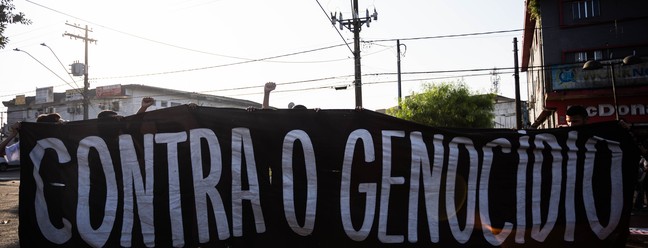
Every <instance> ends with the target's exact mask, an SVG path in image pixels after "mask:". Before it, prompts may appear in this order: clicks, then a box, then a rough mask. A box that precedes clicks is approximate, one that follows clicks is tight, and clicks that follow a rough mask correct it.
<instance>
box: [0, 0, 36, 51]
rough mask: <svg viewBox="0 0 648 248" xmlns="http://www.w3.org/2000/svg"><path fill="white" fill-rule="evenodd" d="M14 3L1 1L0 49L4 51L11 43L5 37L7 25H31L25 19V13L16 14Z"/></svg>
mask: <svg viewBox="0 0 648 248" xmlns="http://www.w3.org/2000/svg"><path fill="white" fill-rule="evenodd" d="M12 1H13V0H0V49H3V48H4V47H5V45H6V44H7V43H8V42H9V38H7V37H6V36H4V32H5V29H7V25H9V24H14V23H20V24H25V25H29V24H31V20H29V19H27V18H25V14H24V13H22V12H18V13H17V14H14V10H15V9H16V8H15V7H14V5H13V3H12Z"/></svg>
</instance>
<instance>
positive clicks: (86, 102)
mask: <svg viewBox="0 0 648 248" xmlns="http://www.w3.org/2000/svg"><path fill="white" fill-rule="evenodd" d="M65 25H68V26H71V27H74V28H78V29H81V30H84V31H85V36H79V35H75V34H69V33H67V32H65V33H64V34H63V36H65V35H67V36H70V37H71V38H74V39H81V40H83V41H84V43H85V68H84V72H83V119H84V120H87V119H88V105H89V103H90V98H89V97H88V91H89V88H90V83H89V82H88V43H90V42H97V40H95V39H91V38H89V37H88V32H92V30H89V29H88V25H85V28H82V27H81V26H79V25H77V24H69V23H65Z"/></svg>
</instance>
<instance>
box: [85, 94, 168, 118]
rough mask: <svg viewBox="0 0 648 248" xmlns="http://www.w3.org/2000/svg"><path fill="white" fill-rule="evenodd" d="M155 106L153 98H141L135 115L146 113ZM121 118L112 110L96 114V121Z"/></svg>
mask: <svg viewBox="0 0 648 248" xmlns="http://www.w3.org/2000/svg"><path fill="white" fill-rule="evenodd" d="M153 104H155V99H153V97H144V98H142V104H141V106H140V108H139V109H138V110H137V113H135V114H140V113H144V112H146V110H147V109H148V108H149V107H151V106H153ZM122 117H123V116H121V115H119V114H118V113H117V112H115V111H114V110H103V111H101V112H99V114H97V118H98V119H106V118H122Z"/></svg>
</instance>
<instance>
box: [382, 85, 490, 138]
mask: <svg viewBox="0 0 648 248" xmlns="http://www.w3.org/2000/svg"><path fill="white" fill-rule="evenodd" d="M424 87H425V90H424V91H423V92H422V93H414V94H412V95H411V96H409V97H407V98H405V99H404V100H403V101H402V102H401V104H400V109H397V108H393V109H389V110H388V111H387V114H390V115H393V116H395V117H398V118H401V119H406V120H410V121H413V122H417V123H420V124H425V125H429V126H436V127H462V128H492V127H493V120H494V119H495V115H494V114H493V109H494V107H495V95H494V94H485V95H473V94H471V92H470V90H469V89H468V88H467V87H466V85H465V84H463V83H461V82H459V83H442V84H438V85H432V84H425V85H424Z"/></svg>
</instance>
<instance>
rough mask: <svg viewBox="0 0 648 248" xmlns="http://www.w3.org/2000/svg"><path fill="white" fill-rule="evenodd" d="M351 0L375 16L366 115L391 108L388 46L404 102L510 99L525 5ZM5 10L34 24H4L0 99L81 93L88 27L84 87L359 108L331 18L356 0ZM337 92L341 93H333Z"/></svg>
mask: <svg viewBox="0 0 648 248" xmlns="http://www.w3.org/2000/svg"><path fill="white" fill-rule="evenodd" d="M358 2H359V9H360V16H361V17H364V16H365V10H366V9H368V10H369V13H370V14H371V13H373V11H374V9H375V10H376V12H377V13H378V19H377V20H375V21H372V22H371V23H370V26H367V25H363V26H362V29H361V32H360V38H361V40H362V43H361V56H362V60H361V63H362V68H361V71H362V74H363V76H362V83H363V84H362V103H363V107H364V108H365V109H370V110H378V109H384V108H389V107H393V106H396V105H397V102H398V83H397V71H398V70H397V61H398V57H399V56H398V53H397V46H396V44H397V43H396V40H400V44H401V46H400V47H401V55H400V61H401V63H400V65H401V86H400V87H401V92H402V97H405V96H407V95H410V94H411V93H412V92H421V90H422V89H423V87H422V86H423V85H424V84H435V83H441V82H457V81H462V82H464V83H465V84H466V85H467V86H468V87H469V88H470V89H471V90H473V91H474V92H475V93H488V92H490V91H491V88H492V85H493V83H492V82H493V80H494V79H495V78H499V80H498V82H499V83H498V89H499V90H498V93H499V94H500V95H503V96H506V97H509V98H514V97H515V80H514V75H513V67H514V52H513V50H514V38H517V40H518V42H517V45H518V48H521V45H522V39H523V37H522V29H523V28H524V26H523V23H524V22H523V16H524V1H523V0H499V1H479V0H453V1H448V0H403V1H394V0H391V1H386V0H372V1H368V0H359V1H358ZM13 3H14V5H15V7H16V9H15V10H14V12H23V13H25V15H26V16H27V18H29V19H31V20H32V22H33V23H32V24H31V25H20V24H12V25H9V27H8V28H7V29H6V31H5V33H4V34H5V36H8V37H9V39H10V41H9V43H8V44H7V45H6V46H5V48H4V49H3V50H0V75H1V77H0V80H2V84H1V85H2V86H0V100H2V101H9V100H11V99H13V98H14V97H15V96H16V95H22V94H24V95H27V96H34V95H35V90H36V88H43V87H49V86H54V91H55V92H65V90H68V89H73V88H78V87H83V77H73V76H71V75H69V74H68V72H69V68H70V66H69V65H70V64H72V63H74V62H77V61H79V62H81V63H83V61H84V42H83V41H82V40H80V39H74V38H72V37H70V36H69V35H64V34H66V33H67V34H72V35H78V36H84V35H85V33H84V31H83V29H82V28H85V26H86V25H87V27H88V28H89V29H91V32H89V34H88V36H89V38H91V39H94V40H96V42H93V43H90V44H89V45H88V65H89V67H88V74H89V78H90V88H95V87H98V86H107V85H115V84H122V85H126V84H141V85H150V86H155V87H163V88H170V89H175V90H182V91H188V92H197V93H204V94H213V95H219V96H227V97H233V98H240V99H245V100H252V101H255V102H259V103H261V102H262V98H263V85H264V84H265V83H266V82H275V83H276V84H277V89H276V90H275V91H274V92H273V93H272V95H271V97H270V105H271V106H273V107H278V108H287V106H288V104H289V103H291V102H293V103H296V104H303V105H305V106H307V107H309V108H321V109H350V108H354V106H355V103H356V102H355V101H356V99H355V89H354V87H352V85H353V80H354V73H355V72H354V59H353V54H352V50H353V33H352V32H351V31H350V30H349V29H347V28H344V29H343V30H340V29H339V25H338V24H336V25H335V26H334V25H332V24H331V21H330V19H329V18H330V13H331V12H333V13H342V16H343V18H344V19H349V18H350V17H351V16H352V14H351V13H352V12H351V8H352V1H342V0H308V1H307V0H272V1H267V0H155V1H152V0H138V1H123V0H112V1H97V0H83V1H81V0H64V1H61V0H27V1H25V0H14V1H13ZM75 26H78V27H81V28H76V27H75ZM41 43H45V44H46V45H47V47H45V46H42V45H40V44H41ZM345 43H346V44H345ZM14 48H18V49H20V50H21V51H23V52H20V51H14V50H13V49H14ZM48 48H49V49H48ZM520 56H521V51H520V52H519V56H518V57H520ZM59 61H60V62H59ZM520 63H521V62H520ZM496 68H497V70H494V69H496ZM446 71H450V72H446ZM494 71H495V72H497V73H496V74H493V72H494ZM442 72H445V73H442ZM66 74H68V75H66ZM525 78H526V75H525V74H524V73H521V74H520V80H522V81H521V83H520V84H521V93H520V95H521V99H522V100H526V98H527V94H526V87H525V86H526V80H525ZM343 86H348V87H347V88H346V89H342V90H340V89H338V90H336V89H335V88H343ZM0 111H3V112H5V111H6V108H5V107H4V106H1V109H0ZM4 116H5V117H6V113H5V115H4Z"/></svg>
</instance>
